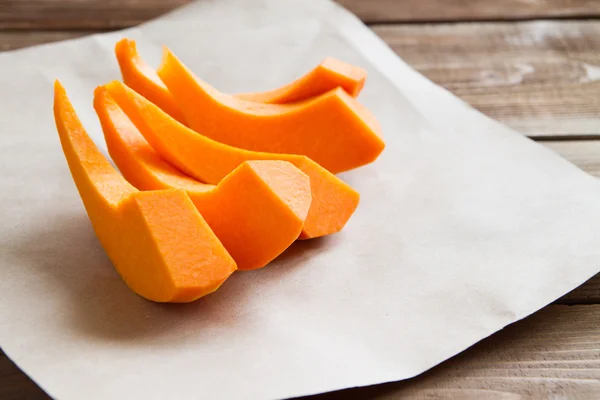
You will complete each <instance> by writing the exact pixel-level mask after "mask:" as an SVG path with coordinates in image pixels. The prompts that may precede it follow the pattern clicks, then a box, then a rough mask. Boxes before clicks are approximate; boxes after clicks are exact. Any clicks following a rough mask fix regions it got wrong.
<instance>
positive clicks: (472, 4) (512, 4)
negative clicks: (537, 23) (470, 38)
mask: <svg viewBox="0 0 600 400" xmlns="http://www.w3.org/2000/svg"><path fill="white" fill-rule="evenodd" d="M338 2H339V3H341V4H342V5H344V6H346V7H347V8H348V9H349V10H351V11H353V12H354V13H355V14H357V15H358V16H360V17H361V18H362V19H363V20H364V21H367V22H370V23H375V22H388V23H389V22H425V21H432V22H433V21H477V20H520V19H534V18H566V17H570V18H575V17H588V18H589V17H590V16H593V15H596V16H597V15H600V2H598V1H597V0H338Z"/></svg>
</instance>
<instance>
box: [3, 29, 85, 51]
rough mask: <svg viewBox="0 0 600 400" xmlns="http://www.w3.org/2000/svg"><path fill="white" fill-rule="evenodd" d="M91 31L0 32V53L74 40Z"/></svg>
mask: <svg viewBox="0 0 600 400" xmlns="http://www.w3.org/2000/svg"><path fill="white" fill-rule="evenodd" d="M90 33H95V32H93V31H74V32H68V31H47V32H36V31H9V32H2V31H0V51H7V50H16V49H20V48H23V47H28V46H33V45H36V44H44V43H52V42H58V41H60V40H67V39H75V38H77V37H80V36H85V35H87V34H90Z"/></svg>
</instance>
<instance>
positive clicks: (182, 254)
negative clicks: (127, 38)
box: [54, 81, 236, 302]
mask: <svg viewBox="0 0 600 400" xmlns="http://www.w3.org/2000/svg"><path fill="white" fill-rule="evenodd" d="M54 118H55V121H56V128H57V130H58V134H59V137H60V142H61V145H62V148H63V152H64V154H65V157H66V159H67V163H68V165H69V169H70V170H71V175H72V176H73V180H74V181H75V184H76V186H77V189H78V191H79V194H80V196H81V199H82V200H83V204H84V206H85V209H86V211H87V213H88V216H89V218H90V221H91V222H92V226H93V227H94V231H95V232H96V235H97V236H98V239H99V240H100V243H101V244H102V246H103V247H104V249H105V250H106V252H107V254H108V256H109V258H110V259H111V261H112V262H113V264H114V266H115V268H116V270H117V271H118V272H119V274H120V275H121V277H122V278H123V280H124V281H125V283H126V284H127V285H128V286H129V287H130V288H131V289H132V290H133V291H134V292H135V293H137V294H139V295H140V296H142V297H145V298H146V299H148V300H152V301H157V302H190V301H193V300H195V299H198V298H199V297H202V296H205V295H207V294H209V293H212V292H214V291H215V290H217V289H218V288H219V286H220V285H221V284H222V283H223V282H224V281H225V280H226V279H227V278H228V277H229V276H230V275H231V274H232V273H233V272H234V271H235V270H236V265H235V261H234V260H233V259H232V258H231V256H230V255H229V254H228V253H227V250H225V247H223V245H222V244H221V242H220V241H219V239H218V238H217V237H216V236H215V234H214V233H213V231H212V230H211V229H210V227H209V226H208V224H207V223H206V222H205V221H204V219H203V218H202V216H201V215H200V214H199V213H198V210H196V208H195V207H194V204H193V203H192V201H191V200H190V198H189V197H188V195H187V194H186V192H185V191H183V190H173V189H171V190H160V191H152V192H139V191H138V190H137V189H135V188H134V187H133V186H131V185H130V184H129V183H128V182H127V181H126V180H125V179H124V178H123V177H122V176H121V175H120V174H119V173H118V172H117V171H116V170H115V169H114V168H113V167H112V165H111V164H110V163H109V162H108V160H107V159H106V158H105V157H104V156H103V155H102V154H101V153H100V151H99V150H98V148H97V147H96V145H95V144H94V142H93V141H92V139H91V138H90V137H89V136H88V134H87V132H86V131H85V128H84V127H83V125H82V124H81V121H80V120H79V118H78V117H77V115H76V114H75V110H74V109H73V106H72V105H71V102H70V101H69V98H68V97H67V94H66V92H65V90H64V88H63V87H62V86H61V84H60V83H59V82H58V81H57V82H56V83H55V85H54Z"/></svg>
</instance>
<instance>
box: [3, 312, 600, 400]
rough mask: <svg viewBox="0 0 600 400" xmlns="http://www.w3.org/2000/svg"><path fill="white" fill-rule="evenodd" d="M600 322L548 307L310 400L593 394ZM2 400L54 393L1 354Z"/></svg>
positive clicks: (599, 373) (599, 364)
mask: <svg viewBox="0 0 600 400" xmlns="http://www.w3.org/2000/svg"><path fill="white" fill-rule="evenodd" d="M598 321H600V305H591V306H585V305H580V306H559V305H554V306H549V307H546V308H545V309H543V310H541V311H539V312H537V313H536V314H534V315H532V316H531V317H529V318H526V319H525V320H523V321H520V322H517V323H515V324H513V325H511V326H509V327H507V328H506V329H504V330H502V331H500V332H498V333H496V334H495V335H493V336H491V337H490V338H488V339H485V340H483V341H482V342H481V343H479V344H477V345H475V346H473V347H472V348H471V349H469V350H467V351H465V352H464V353H462V354H460V355H458V356H456V357H455V358H453V359H451V360H449V361H447V362H445V363H443V364H441V365H439V366H438V367H436V368H434V369H432V370H431V371H429V372H427V373H425V374H423V375H421V376H419V377H417V378H415V379H412V380H408V381H404V382H396V383H390V384H384V385H377V386H371V387H367V388H358V389H348V390H342V391H339V392H333V393H327V394H322V395H318V396H310V397H306V398H304V399H305V400H342V399H349V398H353V399H354V398H360V399H367V398H368V399H380V400H383V399H400V398H402V399H406V398H408V399H453V398H456V399H548V398H554V399H570V398H573V399H575V398H577V399H594V398H597V394H598V393H600V325H598ZM595 396H596V397H595ZM0 398H3V399H17V398H27V399H31V400H37V399H40V400H41V399H47V398H48V397H47V396H46V395H45V394H44V393H43V392H42V391H41V390H40V389H39V388H38V387H37V386H36V385H35V383H33V382H32V381H31V380H29V379H28V378H27V377H26V376H25V375H24V374H22V373H21V372H20V371H19V370H18V369H17V367H16V366H14V364H12V362H10V360H8V359H7V358H6V356H4V355H2V354H0Z"/></svg>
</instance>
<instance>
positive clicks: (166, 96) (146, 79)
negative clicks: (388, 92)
mask: <svg viewBox="0 0 600 400" xmlns="http://www.w3.org/2000/svg"><path fill="white" fill-rule="evenodd" d="M115 54H116V56H117V61H118V62H119V68H120V69H121V75H122V76H123V82H125V84H126V85H127V86H129V87H130V88H132V89H133V90H135V91H136V92H138V93H139V94H141V95H142V96H144V97H145V98H147V99H148V100H150V101H151V102H153V103H154V104H156V105H157V106H159V107H160V108H162V109H163V111H165V112H166V113H167V114H169V115H170V116H171V117H173V118H175V119H176V120H178V121H180V122H184V119H183V115H182V114H181V111H179V107H178V106H177V103H176V102H175V100H174V99H173V96H172V95H171V93H170V92H169V90H168V89H167V87H166V86H165V84H164V83H163V82H162V81H161V80H160V78H159V77H158V74H157V73H156V71H155V70H154V69H153V68H152V67H150V66H149V65H148V64H147V63H146V62H145V61H144V60H143V59H142V57H141V56H140V54H139V53H138V51H137V48H136V43H135V41H134V40H131V39H127V38H124V39H121V40H120V41H119V42H117V44H116V45H115ZM366 79H367V72H366V71H365V70H364V69H362V68H360V67H355V66H353V65H350V64H347V63H345V62H343V61H340V60H337V59H335V58H326V59H325V60H324V61H323V62H322V63H321V64H319V65H318V66H317V67H315V68H314V69H313V70H312V71H310V72H309V73H308V74H306V75H304V76H303V77H301V78H300V79H298V80H296V81H294V82H292V83H290V84H287V85H285V86H282V87H281V88H279V89H275V90H271V91H267V92H262V93H244V94H239V95H237V96H238V97H239V98H242V99H245V100H250V101H255V102H260V103H268V104H286V103H295V102H298V101H303V100H307V99H309V98H311V97H315V96H320V95H322V94H324V93H327V92H329V91H330V90H332V89H335V88H337V87H341V88H342V89H344V90H345V91H346V92H348V94H349V95H350V96H352V97H357V96H358V94H359V93H360V91H361V90H362V88H363V87H364V85H365V80H366Z"/></svg>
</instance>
